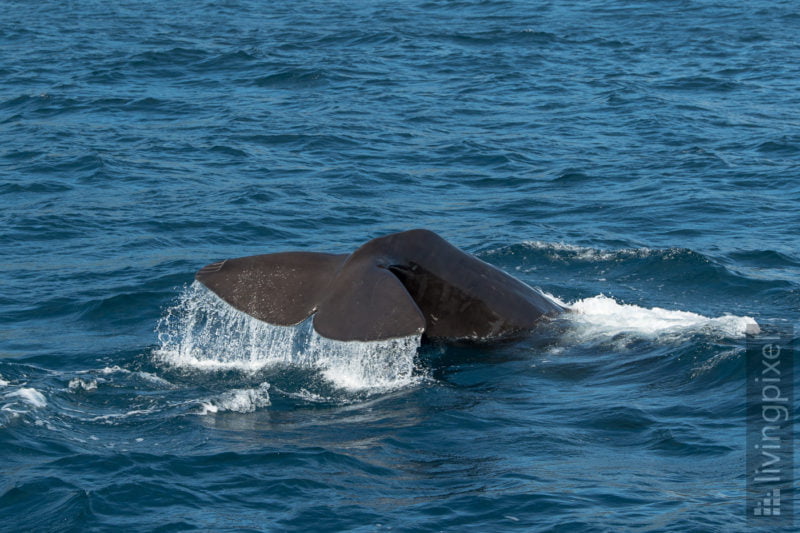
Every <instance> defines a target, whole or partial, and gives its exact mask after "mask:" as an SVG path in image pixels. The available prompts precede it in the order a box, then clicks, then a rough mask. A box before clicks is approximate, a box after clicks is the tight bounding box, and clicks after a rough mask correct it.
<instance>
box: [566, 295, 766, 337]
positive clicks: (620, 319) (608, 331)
mask: <svg viewBox="0 0 800 533" xmlns="http://www.w3.org/2000/svg"><path fill="white" fill-rule="evenodd" d="M551 297H552V296H551ZM560 303H561V304H562V305H566V306H567V307H569V308H570V309H571V310H572V311H573V313H571V314H569V315H567V320H568V321H569V323H570V325H571V329H572V331H571V332H570V335H571V336H572V337H573V338H577V340H579V341H585V340H602V339H605V338H613V337H616V336H617V335H626V336H628V337H640V338H642V337H643V338H649V339H654V338H660V339H663V340H669V339H674V338H675V337H681V336H685V335H690V334H693V333H708V334H711V335H718V336H723V337H731V338H739V337H743V336H744V335H745V332H746V331H747V330H748V328H753V327H755V328H757V327H758V326H757V324H756V321H755V320H754V319H753V318H751V317H749V316H735V315H723V316H720V317H714V318H710V317H707V316H703V315H700V314H697V313H693V312H690V311H674V310H669V309H663V308H660V307H652V308H647V307H640V306H638V305H631V304H623V303H619V302H617V301H616V300H614V299H613V298H610V297H608V296H604V295H599V296H594V297H592V298H584V299H582V300H578V301H576V302H574V303H572V304H564V303H563V302H560Z"/></svg>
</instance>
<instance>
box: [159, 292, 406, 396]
mask: <svg viewBox="0 0 800 533" xmlns="http://www.w3.org/2000/svg"><path fill="white" fill-rule="evenodd" d="M156 331H157V333H158V338H159V342H160V344H161V346H160V347H159V348H158V349H157V350H155V351H154V357H155V359H156V360H157V361H158V362H160V363H162V364H166V365H169V366H172V367H177V368H183V369H193V370H201V371H215V370H237V371H242V372H247V373H256V372H258V371H260V370H263V369H265V368H270V367H278V366H286V365H288V366H297V367H301V368H307V369H311V370H314V371H316V372H319V373H320V375H321V376H322V377H323V378H325V379H326V380H327V381H329V382H330V383H332V384H333V385H334V386H336V387H339V388H342V389H346V390H350V391H363V390H367V391H369V392H373V391H385V390H390V389H395V388H399V387H403V386H407V385H409V384H412V383H414V382H416V381H417V380H419V379H420V377H419V376H418V375H417V374H418V373H417V372H416V366H415V358H416V353H417V348H418V347H419V345H420V336H412V337H403V338H398V339H389V340H386V341H376V342H342V341H334V340H331V339H327V338H325V337H321V336H320V335H318V334H317V333H316V332H315V331H314V329H313V327H311V321H310V320H307V321H305V322H303V323H301V324H298V325H297V326H292V327H284V326H273V325H271V324H267V323H265V322H261V321H259V320H256V319H254V318H253V317H251V316H249V315H247V314H245V313H242V312H241V311H238V310H236V309H234V308H232V307H231V306H229V305H228V304H226V303H225V302H223V301H222V300H221V299H219V298H218V297H217V296H216V295H214V294H213V293H212V292H211V291H209V290H208V289H206V288H205V287H204V286H203V285H201V284H200V283H197V282H195V283H193V284H192V285H190V286H189V287H187V288H186V289H185V290H184V291H183V293H182V294H181V295H180V297H179V300H178V302H177V304H176V305H175V306H173V307H171V308H169V309H167V311H166V312H165V314H164V316H163V317H162V318H161V320H160V321H159V324H158V326H157V328H156Z"/></svg>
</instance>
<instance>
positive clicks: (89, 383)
mask: <svg viewBox="0 0 800 533" xmlns="http://www.w3.org/2000/svg"><path fill="white" fill-rule="evenodd" d="M69 390H70V391H71V392H76V391H79V390H85V391H87V392H88V391H93V390H97V380H95V379H90V380H83V379H81V378H72V379H71V380H69Z"/></svg>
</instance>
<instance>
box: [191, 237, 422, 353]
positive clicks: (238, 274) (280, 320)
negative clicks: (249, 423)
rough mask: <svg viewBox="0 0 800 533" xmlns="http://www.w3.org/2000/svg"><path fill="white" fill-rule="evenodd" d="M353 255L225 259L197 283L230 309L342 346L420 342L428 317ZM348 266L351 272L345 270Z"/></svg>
mask: <svg viewBox="0 0 800 533" xmlns="http://www.w3.org/2000/svg"><path fill="white" fill-rule="evenodd" d="M347 258H348V255H335V254H325V253H314V252H284V253H277V254H266V255H257V256H252V257H242V258H238V259H227V260H225V261H220V262H217V263H212V264H210V265H207V266H205V267H203V268H202V269H200V270H199V271H198V272H197V274H196V275H195V279H197V281H199V282H200V283H202V284H203V285H205V286H206V287H208V288H209V289H210V290H211V291H212V292H214V293H215V294H216V295H217V296H219V297H220V298H221V299H222V300H224V301H225V302H227V303H228V304H229V305H231V306H232V307H234V308H235V309H238V310H239V311H242V312H244V313H247V314H248V315H250V316H253V317H255V318H257V319H259V320H262V321H264V322H268V323H270V324H275V325H279V326H291V325H295V324H298V323H300V322H302V321H303V320H305V319H306V318H308V317H309V316H311V315H312V314H314V315H315V316H314V329H315V330H317V332H318V333H320V334H321V335H323V336H325V337H328V338H331V339H335V340H342V341H351V340H359V341H371V340H380V339H388V338H395V337H406V336H409V335H418V334H420V333H422V331H423V329H424V328H425V318H424V317H423V315H422V313H421V312H420V310H419V308H418V307H417V304H416V303H415V302H414V300H413V298H412V297H411V295H410V294H409V293H408V291H407V290H406V289H405V287H404V286H403V284H402V283H401V282H400V280H398V279H397V278H396V277H395V276H394V275H393V274H392V273H391V272H390V271H389V270H387V269H386V268H382V267H380V266H377V265H375V264H374V263H370V262H365V261H354V262H347ZM346 262H347V267H346V268H343V267H344V265H345V263H346Z"/></svg>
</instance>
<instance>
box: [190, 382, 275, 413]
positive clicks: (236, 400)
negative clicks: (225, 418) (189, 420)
mask: <svg viewBox="0 0 800 533" xmlns="http://www.w3.org/2000/svg"><path fill="white" fill-rule="evenodd" d="M269 404H270V400H269V383H262V384H261V385H259V386H258V387H257V388H255V389H234V390H231V391H227V392H224V393H222V394H220V395H219V396H217V397H215V398H211V399H209V400H207V401H205V402H203V403H202V406H201V410H200V413H198V414H201V415H207V414H213V413H219V412H224V411H233V412H236V413H252V412H253V411H255V410H256V409H258V408H261V407H267V406H269Z"/></svg>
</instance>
